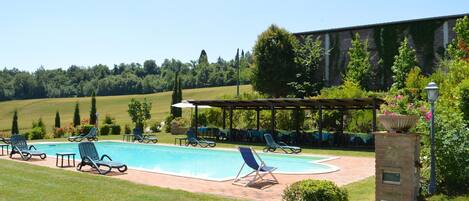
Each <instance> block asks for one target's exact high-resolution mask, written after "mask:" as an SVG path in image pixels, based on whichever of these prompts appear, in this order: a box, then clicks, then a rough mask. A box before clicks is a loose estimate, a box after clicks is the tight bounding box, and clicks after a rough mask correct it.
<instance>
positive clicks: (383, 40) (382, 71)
mask: <svg viewBox="0 0 469 201" xmlns="http://www.w3.org/2000/svg"><path fill="white" fill-rule="evenodd" d="M404 29H405V27H403V26H399V25H390V26H389V25H388V26H380V27H376V28H374V30H373V39H374V42H375V46H376V50H377V52H378V55H379V57H380V62H379V64H378V66H379V67H378V69H377V76H376V79H378V80H376V83H377V84H378V86H377V87H378V88H379V89H388V88H389V87H390V86H391V84H392V79H390V78H391V77H392V71H391V66H392V65H393V63H394V56H395V55H396V54H397V50H398V48H399V43H400V41H401V40H402V38H403V37H402V36H403V34H402V33H403V30H404Z"/></svg>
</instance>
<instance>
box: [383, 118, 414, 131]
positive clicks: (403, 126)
mask: <svg viewBox="0 0 469 201" xmlns="http://www.w3.org/2000/svg"><path fill="white" fill-rule="evenodd" d="M378 119H379V122H380V123H381V124H382V125H383V126H384V128H385V129H386V130H387V131H388V132H397V133H406V132H408V131H409V129H411V128H413V127H414V126H415V124H416V123H417V121H418V119H419V117H418V116H417V115H400V114H388V115H384V114H380V115H378Z"/></svg>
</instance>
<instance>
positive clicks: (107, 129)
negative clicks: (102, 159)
mask: <svg viewBox="0 0 469 201" xmlns="http://www.w3.org/2000/svg"><path fill="white" fill-rule="evenodd" d="M110 131H111V128H110V126H109V124H104V125H103V126H101V129H100V130H99V133H100V134H101V135H109V132H110Z"/></svg>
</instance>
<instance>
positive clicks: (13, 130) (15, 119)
mask: <svg viewBox="0 0 469 201" xmlns="http://www.w3.org/2000/svg"><path fill="white" fill-rule="evenodd" d="M11 134H12V135H15V134H19V129H18V111H17V110H15V112H14V114H13V123H12V125H11Z"/></svg>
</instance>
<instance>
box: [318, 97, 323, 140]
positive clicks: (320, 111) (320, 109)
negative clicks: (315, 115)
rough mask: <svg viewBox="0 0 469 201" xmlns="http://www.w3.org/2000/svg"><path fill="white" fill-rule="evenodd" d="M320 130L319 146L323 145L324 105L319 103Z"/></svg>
mask: <svg viewBox="0 0 469 201" xmlns="http://www.w3.org/2000/svg"><path fill="white" fill-rule="evenodd" d="M318 130H319V146H321V145H322V105H319V119H318Z"/></svg>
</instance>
